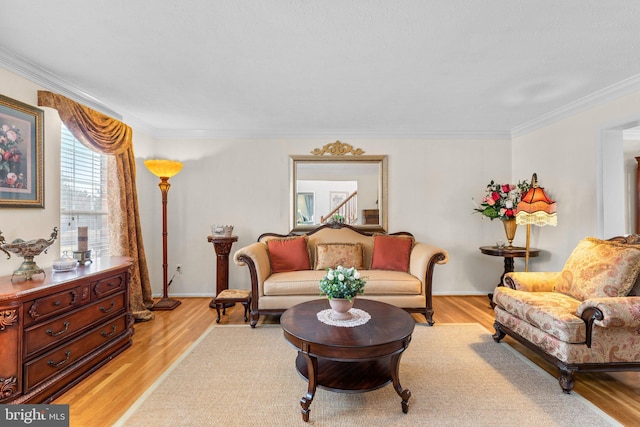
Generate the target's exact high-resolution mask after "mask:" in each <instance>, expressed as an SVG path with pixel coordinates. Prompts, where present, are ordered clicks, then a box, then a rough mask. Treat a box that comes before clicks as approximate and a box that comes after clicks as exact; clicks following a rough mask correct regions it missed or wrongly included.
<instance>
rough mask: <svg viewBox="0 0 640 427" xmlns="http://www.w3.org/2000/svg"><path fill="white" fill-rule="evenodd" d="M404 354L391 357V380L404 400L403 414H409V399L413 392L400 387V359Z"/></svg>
mask: <svg viewBox="0 0 640 427" xmlns="http://www.w3.org/2000/svg"><path fill="white" fill-rule="evenodd" d="M401 356H402V353H398V354H394V355H393V356H391V379H392V380H393V388H394V389H395V390H396V393H398V396H400V398H401V399H402V412H403V413H405V414H406V413H407V412H408V411H409V398H410V397H411V392H410V391H409V390H408V389H403V388H402V386H401V385H400V357H401Z"/></svg>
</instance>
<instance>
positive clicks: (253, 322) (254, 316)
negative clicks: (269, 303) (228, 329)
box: [251, 310, 260, 328]
mask: <svg viewBox="0 0 640 427" xmlns="http://www.w3.org/2000/svg"><path fill="white" fill-rule="evenodd" d="M259 318H260V314H259V313H258V312H257V311H253V310H251V327H252V328H255V327H256V325H257V324H258V319H259Z"/></svg>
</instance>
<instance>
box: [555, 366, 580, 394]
mask: <svg viewBox="0 0 640 427" xmlns="http://www.w3.org/2000/svg"><path fill="white" fill-rule="evenodd" d="M559 369H560V376H559V377H558V382H559V383H560V387H562V391H563V392H564V393H566V394H569V393H571V390H573V385H574V374H575V372H576V370H575V369H568V368H559Z"/></svg>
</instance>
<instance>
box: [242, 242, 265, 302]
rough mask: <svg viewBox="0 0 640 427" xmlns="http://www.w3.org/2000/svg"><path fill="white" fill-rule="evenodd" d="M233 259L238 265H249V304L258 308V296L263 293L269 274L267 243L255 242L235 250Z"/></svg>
mask: <svg viewBox="0 0 640 427" xmlns="http://www.w3.org/2000/svg"><path fill="white" fill-rule="evenodd" d="M233 261H234V262H235V263H236V265H238V266H245V265H246V266H247V267H249V274H250V275H251V294H252V295H251V306H252V308H253V305H254V302H255V308H256V309H257V308H258V298H259V297H260V296H261V295H264V288H263V284H264V281H265V279H266V278H267V277H269V276H270V275H271V263H270V262H269V252H268V251H267V245H265V244H264V243H260V242H256V243H253V244H251V245H249V246H245V247H243V248H240V249H238V250H237V251H236V253H235V254H234V255H233Z"/></svg>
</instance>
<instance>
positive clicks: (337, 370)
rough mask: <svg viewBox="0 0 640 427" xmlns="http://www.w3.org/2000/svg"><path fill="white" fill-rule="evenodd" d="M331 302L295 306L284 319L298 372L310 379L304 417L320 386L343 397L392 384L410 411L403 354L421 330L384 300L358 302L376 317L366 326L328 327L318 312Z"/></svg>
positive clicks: (405, 409) (303, 408)
mask: <svg viewBox="0 0 640 427" xmlns="http://www.w3.org/2000/svg"><path fill="white" fill-rule="evenodd" d="M328 308H329V302H328V300H327V299H326V298H322V299H317V300H313V301H309V302H305V303H302V304H298V305H296V306H293V307H291V308H290V309H288V310H287V311H285V312H284V313H283V314H282V316H281V318H280V325H281V326H282V329H283V331H284V336H285V339H286V340H287V341H288V342H289V343H290V344H291V345H292V346H293V347H295V348H296V349H298V357H297V358H296V369H297V370H298V372H299V373H300V375H302V376H303V377H304V378H306V379H307V380H308V381H309V384H308V389H307V394H306V395H305V396H303V397H302V398H301V399H300V405H301V406H302V419H303V421H309V411H310V409H309V406H310V405H311V402H312V401H313V397H314V396H315V393H316V388H317V387H321V388H324V389H326V390H330V391H335V392H342V393H362V392H367V391H372V390H376V389H379V388H381V387H383V386H385V385H387V384H389V383H393V388H394V389H395V391H396V393H398V395H399V396H400V398H401V399H402V402H401V406H402V412H404V413H406V412H407V411H408V410H409V398H410V397H411V392H410V391H409V390H407V389H403V388H402V386H401V385H400V379H399V366H400V357H401V356H402V352H404V350H405V349H406V348H407V347H408V346H409V342H410V341H411V334H412V333H413V328H414V327H415V321H414V320H413V317H411V315H410V314H409V313H407V312H406V311H404V310H402V309H400V308H397V307H395V306H392V305H389V304H385V303H382V302H378V301H372V300H367V299H364V298H356V300H355V304H354V308H359V309H361V310H364V311H366V312H367V313H369V314H370V315H371V319H369V321H368V322H367V323H365V324H364V325H360V326H354V327H340V326H330V325H326V324H324V323H322V322H320V320H318V316H317V313H318V312H320V311H322V310H325V309H328Z"/></svg>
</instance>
